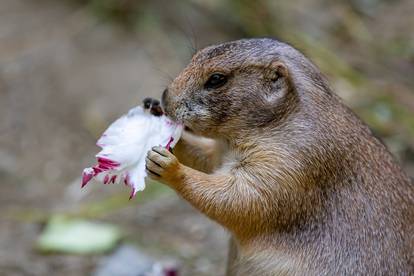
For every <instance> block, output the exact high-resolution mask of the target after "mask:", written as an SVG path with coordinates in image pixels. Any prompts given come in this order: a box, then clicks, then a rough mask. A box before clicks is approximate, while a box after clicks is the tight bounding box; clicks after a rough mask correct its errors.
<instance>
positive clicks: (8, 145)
mask: <svg viewBox="0 0 414 276" xmlns="http://www.w3.org/2000/svg"><path fill="white" fill-rule="evenodd" d="M142 40H143V38H140V37H135V36H131V35H127V34H125V33H124V32H123V31H121V30H118V29H116V28H112V27H111V26H107V25H102V24H98V23H97V22H96V21H95V20H94V18H93V17H92V16H90V15H89V14H87V13H85V11H84V10H82V9H76V8H74V7H71V6H68V5H62V4H57V3H56V4H54V3H53V1H40V2H38V1H16V0H9V1H8V0H2V1H1V4H0V118H1V121H0V180H1V182H0V187H1V192H0V210H1V213H0V223H1V226H0V274H1V275H88V274H90V273H91V272H92V271H93V269H94V267H95V265H96V264H97V262H98V261H99V259H100V258H101V257H100V256H93V257H79V256H67V255H42V254H39V253H37V252H36V251H35V250H34V249H33V245H34V243H35V241H36V238H37V237H38V235H39V233H40V231H41V229H42V227H43V224H44V221H45V219H46V218H47V216H48V215H50V214H53V213H74V214H78V213H79V212H82V211H80V210H87V211H86V212H88V211H89V210H90V208H92V207H90V206H92V205H93V206H95V207H96V206H100V205H105V204H107V203H108V202H109V207H103V210H104V211H103V212H101V213H99V212H98V213H99V214H95V213H94V214H92V215H91V214H88V217H90V218H91V219H93V220H98V221H108V222H111V223H115V224H117V225H119V226H121V228H122V229H123V230H124V232H126V242H127V243H133V244H136V245H137V246H138V248H141V249H143V250H144V251H145V252H146V253H147V254H150V255H152V256H154V258H156V259H161V260H162V259H165V258H166V259H171V258H173V259H177V260H180V261H181V262H184V263H185V265H183V267H184V268H183V269H184V270H183V273H184V274H186V275H211V272H213V271H214V273H217V275H219V274H222V271H223V267H224V262H225V256H226V233H225V231H224V230H222V229H221V228H220V227H219V226H217V225H215V224H214V223H212V222H210V221H209V220H207V219H206V218H204V217H203V216H201V215H199V214H198V213H197V212H196V211H195V210H193V209H192V208H191V207H190V206H188V204H186V203H185V202H184V201H182V200H181V199H179V198H178V197H177V196H176V195H175V194H173V193H172V192H168V191H167V190H166V189H163V188H162V187H159V188H157V189H158V190H161V191H162V193H155V195H154V196H153V197H154V198H153V199H152V200H149V201H147V202H140V201H139V199H138V200H132V201H130V202H129V201H128V193H129V191H128V190H126V189H124V187H108V188H106V187H104V186H100V185H91V187H87V188H86V189H85V190H82V191H80V190H79V185H80V182H79V181H80V179H79V176H80V173H81V171H82V169H83V167H85V166H88V165H90V164H91V162H93V156H94V154H95V153H96V152H97V150H98V149H97V147H96V146H95V141H96V138H97V137H98V136H99V135H100V134H101V133H102V131H103V130H104V129H105V127H106V126H107V124H108V123H109V122H111V121H112V120H114V119H115V118H117V117H118V116H120V115H121V114H122V113H124V112H126V111H127V110H128V109H129V108H130V107H132V106H134V105H136V104H139V103H140V101H141V100H142V99H143V98H144V97H145V96H158V95H159V94H160V92H161V91H162V89H163V87H164V86H165V85H166V83H167V81H168V78H166V77H165V74H164V73H160V71H161V72H162V71H163V70H164V69H165V68H158V66H159V64H158V65H157V64H156V62H157V61H156V60H152V59H151V54H149V53H148V51H151V45H153V44H149V43H148V42H145V43H144V42H143V41H142ZM151 43H161V44H163V43H164V44H165V42H163V41H157V40H156V39H154V40H153V42H151ZM164 55H166V56H165V58H166V59H167V57H168V53H164ZM168 60H169V62H168V63H169V64H167V62H165V67H168V66H169V67H174V66H175V67H178V66H177V65H175V64H172V65H171V63H173V62H177V59H176V58H175V59H174V58H173V57H172V58H171V57H170V58H168ZM163 66H164V65H163ZM167 71H168V70H167ZM160 76H161V77H160ZM154 185H157V184H154ZM158 185H159V184H158ZM161 194H162V195H161ZM141 196H142V198H145V197H146V193H145V192H144V193H143V194H140V195H138V197H141ZM161 196H162V197H161ZM114 201H115V202H117V203H116V204H115V206H112V205H111V204H112V203H113V202H114ZM105 206H106V205H105ZM98 208H99V207H98Z"/></svg>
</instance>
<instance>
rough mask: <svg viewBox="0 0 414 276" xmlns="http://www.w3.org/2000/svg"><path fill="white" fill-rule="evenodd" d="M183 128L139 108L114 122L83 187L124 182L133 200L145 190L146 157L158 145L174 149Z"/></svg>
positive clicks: (84, 177) (105, 136)
mask: <svg viewBox="0 0 414 276" xmlns="http://www.w3.org/2000/svg"><path fill="white" fill-rule="evenodd" d="M182 131H183V126H182V125H180V124H177V123H175V122H173V121H172V120H170V119H169V118H168V117H166V116H165V115H162V116H154V115H151V114H150V113H149V112H146V111H145V110H144V109H143V108H142V107H140V106H137V107H135V108H133V109H131V110H130V111H129V112H128V114H126V115H124V116H122V117H121V118H119V119H118V120H116V121H115V122H113V123H112V124H111V125H110V126H109V128H108V129H107V130H106V131H105V132H104V134H102V137H101V138H100V139H99V140H98V142H97V145H98V146H99V147H101V148H102V150H101V151H100V152H99V153H98V154H97V155H96V159H97V161H98V164H97V165H95V166H93V167H90V168H86V169H84V171H83V174H82V187H84V186H85V185H86V184H87V183H88V182H89V181H90V180H92V179H96V180H98V181H99V182H102V183H104V184H110V183H113V184H115V183H124V184H125V185H127V186H129V187H131V188H132V190H131V195H130V199H131V198H133V197H134V196H135V194H136V193H137V192H138V191H142V190H144V188H145V181H144V179H145V177H146V176H147V174H146V172H145V157H146V155H147V152H148V151H149V150H150V149H151V148H152V147H154V146H163V147H166V148H167V149H169V148H172V147H174V146H175V144H176V143H177V142H178V140H179V139H180V137H181V134H182Z"/></svg>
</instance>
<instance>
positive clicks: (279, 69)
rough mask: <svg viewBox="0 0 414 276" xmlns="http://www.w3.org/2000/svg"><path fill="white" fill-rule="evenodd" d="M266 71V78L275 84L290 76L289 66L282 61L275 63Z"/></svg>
mask: <svg viewBox="0 0 414 276" xmlns="http://www.w3.org/2000/svg"><path fill="white" fill-rule="evenodd" d="M266 69H267V70H266V74H265V75H266V78H267V79H268V80H270V81H273V82H275V81H277V80H279V79H280V78H287V77H288V76H289V71H288V69H287V66H286V65H285V64H284V63H283V62H281V61H273V62H272V63H270V65H269V66H268V67H267V68H266Z"/></svg>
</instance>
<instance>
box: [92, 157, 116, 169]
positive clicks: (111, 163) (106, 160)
mask: <svg viewBox="0 0 414 276" xmlns="http://www.w3.org/2000/svg"><path fill="white" fill-rule="evenodd" d="M97 160H98V163H99V164H104V165H108V166H113V167H118V166H119V165H121V164H120V163H118V162H116V161H114V160H111V159H109V158H105V157H97Z"/></svg>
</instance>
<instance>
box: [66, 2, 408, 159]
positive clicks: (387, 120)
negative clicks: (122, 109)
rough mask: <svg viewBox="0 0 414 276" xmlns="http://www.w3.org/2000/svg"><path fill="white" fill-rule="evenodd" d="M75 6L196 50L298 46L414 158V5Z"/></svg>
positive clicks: (381, 132) (372, 122)
mask: <svg viewBox="0 0 414 276" xmlns="http://www.w3.org/2000/svg"><path fill="white" fill-rule="evenodd" d="M71 1H72V2H73V1H74V2H76V3H77V4H81V5H84V6H85V7H86V8H87V9H88V10H89V11H90V12H91V13H93V14H95V15H96V16H97V17H98V18H99V19H100V20H102V21H104V22H107V23H111V24H115V25H119V26H121V27H122V28H123V29H125V30H128V31H129V32H139V31H140V30H142V29H143V28H144V29H147V30H148V29H149V30H151V29H160V30H161V31H163V32H165V33H168V35H169V36H170V37H176V36H181V37H184V38H185V39H189V40H192V41H194V44H195V47H196V48H199V47H200V46H204V45H206V44H213V43H216V42H218V41H222V40H231V39H237V38H241V37H263V36H266V37H275V38H278V39H280V40H283V41H286V42H288V43H291V44H292V45H294V46H295V47H297V48H299V49H300V50H302V51H303V52H305V54H306V55H308V56H309V57H310V58H311V59H312V60H313V61H315V63H317V65H318V66H319V67H320V68H321V71H322V72H324V73H325V74H327V75H328V78H330V81H331V84H332V86H333V88H334V90H335V91H336V92H337V93H338V94H340V96H342V97H343V98H345V101H346V102H348V103H349V104H350V105H352V107H353V108H354V110H355V111H356V112H357V113H358V114H359V115H360V116H362V117H363V119H364V120H366V121H367V122H368V123H369V124H370V126H371V127H372V128H373V129H374V131H375V132H376V133H377V134H378V135H379V136H381V137H383V138H384V139H385V140H386V141H388V140H389V141H393V142H392V143H390V144H389V146H390V147H391V150H392V151H393V152H394V153H402V152H409V153H410V152H411V153H412V152H414V142H413V140H414V139H413V137H414V119H413V118H414V94H413V92H412V91H413V88H414V80H413V79H412V78H411V77H410V76H411V75H413V74H414V65H413V64H414V35H413V32H412V25H411V24H412V23H413V22H412V19H410V18H411V17H407V16H404V15H406V14H409V13H410V11H411V10H414V8H413V5H414V4H413V3H412V2H410V1H408V0H405V1H403V0H400V1H396V2H394V1H387V0H364V1H354V0H349V1H340V0H336V1H326V0H309V1H306V0H298V1H271V0H256V1H249V0H223V1H219V0H204V1H202V0H182V1H178V0H175V1H165V0H154V1H148V0H139V1H134V0H71ZM390 139H391V140H390ZM394 145H397V146H395V147H394ZM401 149H402V150H401ZM403 155H404V154H403ZM405 155H407V154H405ZM408 155H410V154H408Z"/></svg>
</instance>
